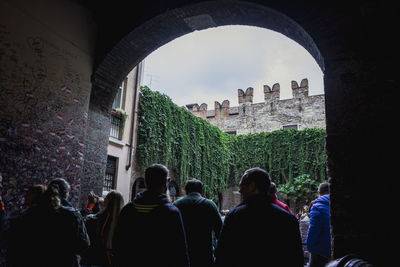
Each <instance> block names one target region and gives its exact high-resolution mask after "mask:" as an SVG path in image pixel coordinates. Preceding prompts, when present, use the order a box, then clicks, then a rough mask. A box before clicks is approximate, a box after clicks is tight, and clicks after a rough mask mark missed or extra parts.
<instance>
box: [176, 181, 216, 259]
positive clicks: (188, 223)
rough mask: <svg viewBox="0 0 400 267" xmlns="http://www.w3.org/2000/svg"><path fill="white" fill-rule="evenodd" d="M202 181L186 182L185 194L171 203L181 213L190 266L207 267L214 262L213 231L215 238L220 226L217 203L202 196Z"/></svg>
mask: <svg viewBox="0 0 400 267" xmlns="http://www.w3.org/2000/svg"><path fill="white" fill-rule="evenodd" d="M203 188H204V186H203V183H202V182H201V181H200V180H197V179H194V178H193V179H190V180H188V181H187V182H186V185H185V191H186V196H185V197H183V198H180V199H178V200H176V201H175V202H174V203H173V204H174V205H175V206H177V207H178V209H179V210H180V211H181V213H182V219H183V224H184V227H185V231H186V238H187V242H188V251H189V258H190V266H191V267H208V266H211V265H212V264H213V263H214V254H213V233H214V235H215V237H216V238H218V237H219V233H220V231H221V227H222V220H221V216H220V214H219V212H218V208H217V205H216V204H215V203H214V202H213V201H212V200H210V199H206V198H204V197H202V194H203Z"/></svg>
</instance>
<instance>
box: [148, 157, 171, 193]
mask: <svg viewBox="0 0 400 267" xmlns="http://www.w3.org/2000/svg"><path fill="white" fill-rule="evenodd" d="M168 176H169V171H168V169H167V167H165V166H164V165H162V164H153V165H151V166H150V167H148V168H147V169H146V171H145V174H144V182H145V184H146V187H147V190H149V191H155V192H159V193H165V192H166V190H167V181H168Z"/></svg>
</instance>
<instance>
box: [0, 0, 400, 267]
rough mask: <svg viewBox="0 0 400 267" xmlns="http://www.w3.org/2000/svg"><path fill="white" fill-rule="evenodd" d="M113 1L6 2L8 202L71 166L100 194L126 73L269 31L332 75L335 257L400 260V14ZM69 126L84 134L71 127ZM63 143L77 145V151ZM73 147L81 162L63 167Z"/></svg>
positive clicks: (339, 6)
mask: <svg viewBox="0 0 400 267" xmlns="http://www.w3.org/2000/svg"><path fill="white" fill-rule="evenodd" d="M102 2H103V1H90V0H83V1H67V0H65V1H61V0H60V1H41V2H40V3H36V2H33V1H26V0H25V1H24V0H19V1H1V2H0V5H1V8H0V12H1V16H0V21H1V24H0V33H1V34H0V40H1V41H2V43H1V48H0V50H1V52H2V53H0V54H1V55H2V57H1V58H0V59H1V63H2V64H1V65H0V66H1V67H3V66H5V67H6V68H2V69H1V71H0V86H1V90H0V97H1V99H0V100H1V101H0V102H1V107H2V109H1V110H0V111H1V112H0V118H1V124H0V132H1V135H0V146H1V149H2V150H1V152H2V163H4V164H2V165H1V166H0V167H1V171H2V176H1V177H0V180H2V184H3V183H9V184H10V185H11V186H12V187H13V188H6V189H5V190H4V189H2V192H6V193H7V194H8V195H7V198H8V199H7V200H9V201H10V202H11V203H13V204H15V207H18V205H19V204H20V200H19V199H18V197H19V193H21V192H22V191H23V185H24V184H25V183H26V182H27V181H28V179H32V180H34V181H35V180H36V177H37V180H38V181H42V182H45V181H47V179H51V178H53V177H57V176H58V175H59V172H58V169H60V170H71V167H73V171H74V172H73V173H72V172H68V174H69V175H70V177H71V179H70V180H71V181H72V182H73V183H74V184H73V188H74V192H75V193H74V199H76V201H78V194H79V191H80V192H81V195H82V196H84V195H85V190H87V189H88V188H98V190H101V182H102V177H103V175H104V168H105V163H106V153H105V152H106V143H107V140H108V130H107V129H108V127H109V109H110V106H111V99H112V98H113V95H114V94H115V93H116V88H117V85H118V84H119V82H120V81H121V80H122V78H123V77H124V76H125V75H126V74H127V72H128V71H129V70H131V69H132V67H133V66H135V65H136V64H137V63H138V62H139V61H140V60H141V59H143V58H144V57H145V56H146V55H148V54H149V53H151V52H152V51H153V50H155V49H156V48H157V47H160V46H161V45H163V44H165V43H166V42H168V41H170V40H173V39H174V38H176V37H178V36H180V35H183V34H186V33H189V32H191V31H193V30H195V29H205V28H208V27H211V26H214V24H215V25H217V26H218V25H228V24H242V25H253V26H258V27H266V28H269V29H272V30H275V31H278V32H281V33H283V34H284V35H286V36H288V37H290V38H292V39H293V40H295V41H297V42H298V43H299V44H301V45H303V46H304V47H305V48H306V49H307V50H308V51H309V52H310V54H312V55H313V56H314V57H315V58H316V60H317V62H318V63H319V64H320V66H321V68H322V69H323V71H324V74H325V96H326V116H327V153H328V161H329V162H328V165H329V174H330V175H331V177H332V180H331V182H332V191H331V199H332V202H331V203H332V204H331V211H332V212H331V214H332V218H331V222H332V226H333V228H332V234H333V241H334V256H335V257H339V256H343V255H345V254H347V253H358V254H359V255H360V256H361V257H364V258H365V259H368V260H371V261H372V262H373V263H382V261H384V263H383V264H380V265H382V266H390V265H392V264H393V263H394V262H396V260H397V259H396V256H395V255H396V253H395V252H394V247H392V245H391V243H392V242H393V241H397V240H395V238H394V236H396V234H397V233H398V226H397V225H396V223H395V222H396V221H395V220H394V219H393V212H394V210H395V208H393V205H392V203H395V204H396V203H397V201H398V200H397V197H396V196H397V188H396V187H395V186H394V185H392V183H393V180H394V179H395V178H393V177H396V176H397V168H396V167H397V161H396V158H395V157H393V156H392V154H393V152H397V151H396V150H395V149H394V147H395V145H397V139H398V137H397V134H396V131H390V129H389V130H388V128H390V127H388V126H391V125H394V124H395V123H396V121H397V106H398V105H397V101H398V98H397V97H396V95H395V93H394V92H395V91H396V92H397V87H398V84H399V81H398V80H399V77H398V74H397V69H398V68H397V65H398V61H397V57H396V56H397V55H398V52H396V51H397V50H398V49H397V48H395V46H396V45H397V42H396V41H395V39H394V37H393V36H394V34H393V32H394V31H393V29H392V28H391V26H392V25H396V24H395V23H396V21H397V14H396V12H397V9H396V8H393V7H392V6H391V5H390V4H386V3H382V2H379V1H356V2H351V1H347V2H345V3H339V2H338V1H332V2H330V1H329V2H324V3H320V2H314V3H308V2H307V3H306V2H304V1H289V0H283V1H261V0H260V1H259V0H254V1H252V0H249V1H246V2H242V1H230V0H227V1H194V0H184V1H167V2H165V1H157V0H149V1H145V2H142V3H140V6H136V7H133V8H132V7H129V6H126V1H114V2H113V3H112V5H111V4H109V3H108V2H107V1H104V3H102ZM55 3H56V4H55ZM55 14H57V15H58V16H57V15H55ZM59 17H61V18H62V19H59ZM66 22H68V23H66ZM77 29H79V32H77ZM31 37H33V38H31ZM37 37H40V38H44V39H43V41H44V42H37V40H40V38H39V39H37ZM95 40H97V41H96V42H95ZM42 45H44V46H43V47H42ZM382 45H384V47H383V46H382ZM382 47H383V48H382ZM43 48H45V49H43ZM46 49H47V50H46ZM4 51H5V53H3V52H4ZM22 63H24V64H22ZM38 63H39V64H38ZM41 63H43V64H44V65H43V64H41ZM93 65H94V67H92V66H93ZM43 66H45V67H46V68H43ZM45 70H50V71H51V72H47V73H45V74H46V75H44V71H45ZM89 77H91V81H92V85H93V87H92V90H91V91H90V78H89ZM26 78H29V79H26ZM77 78H79V79H77ZM27 82H28V83H27ZM29 82H31V83H29ZM32 82H33V83H32ZM65 83H68V86H70V87H67V86H65V85H66V84H65ZM26 85H29V86H28V87H27V86H26ZM33 89H35V90H37V91H36V92H33V91H32V90H33ZM67 89H68V90H67ZM39 93H40V98H39V97H38V94H39ZM74 94H76V95H74ZM89 97H90V101H89ZM37 99H39V101H38V102H37V103H39V104H40V105H36V103H35V102H34V101H36V100H37ZM20 104H21V105H20ZM4 107H5V108H4ZM49 109H50V110H51V111H52V112H51V113H45V112H47V111H49ZM15 111H17V113H16V112H15ZM60 111H62V112H60ZM87 115H88V116H87ZM30 118H32V120H31V121H29V120H30ZM70 118H73V119H74V121H70ZM27 122H28V123H27ZM69 124H72V125H74V127H73V129H72V130H73V132H70V131H66V130H65V129H67V128H70V127H69ZM54 125H55V126H57V127H56V130H57V131H56V132H54V130H53V128H54V127H53V126H54ZM52 127H53V128H52ZM72 134H73V135H72ZM57 136H58V137H61V138H65V140H70V141H68V142H69V143H68V144H67V146H65V145H64V146H63V144H60V142H59V138H58V137H57ZM14 138H15V139H14ZM67 138H68V139H67ZM72 138H74V139H72ZM10 140H11V141H12V142H11V143H9V145H4V143H6V142H9V141H10ZM14 140H15V141H18V142H14ZM47 141H48V142H49V145H47ZM21 142H26V144H20V143H21ZM34 145H38V146H37V147H35V146H34ZM82 147H83V148H84V149H82ZM57 149H58V151H59V152H60V153H58V152H57ZM68 149H70V154H69V155H67V157H71V159H72V157H73V158H74V160H75V161H76V163H75V165H68V164H64V160H65V159H66V158H67V157H65V156H63V155H64V154H63V153H66V152H67V150H68ZM39 150H40V152H35V151H39ZM47 152H48V153H47ZM28 154H29V155H30V154H32V155H34V156H35V158H33V157H30V158H29V157H25V156H26V155H28ZM81 154H84V160H83V161H84V165H83V166H82V165H81V164H80V163H79V162H80V161H81V159H80V157H81ZM54 155H58V156H59V158H60V161H57V159H55V158H53V157H52V156H54ZM41 156H46V159H44V158H43V157H41ZM24 161H25V162H24ZM29 161H30V163H29ZM54 161H56V162H54ZM83 161H82V162H83ZM66 163H68V162H66ZM30 167H32V168H30ZM33 178H34V179H33ZM6 180H7V181H6ZM7 186H8V185H7ZM8 189H10V190H8ZM381 194H383V195H384V196H382V195H381ZM81 198H82V199H85V197H81ZM382 198H383V199H384V200H382ZM382 202H383V203H382ZM387 203H390V204H387Z"/></svg>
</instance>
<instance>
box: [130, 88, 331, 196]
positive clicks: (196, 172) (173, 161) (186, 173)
mask: <svg viewBox="0 0 400 267" xmlns="http://www.w3.org/2000/svg"><path fill="white" fill-rule="evenodd" d="M141 92H142V94H141V97H140V100H139V127H138V145H137V152H136V157H137V163H138V167H137V168H138V171H141V172H143V171H144V169H145V168H146V167H147V166H149V165H150V164H152V163H161V164H164V165H166V166H167V167H168V168H169V169H170V171H171V173H172V175H173V176H174V177H175V179H176V181H177V182H178V183H179V184H180V185H183V184H184V183H185V181H186V180H187V179H189V178H191V177H195V178H197V179H200V180H201V181H202V182H203V183H204V187H205V193H206V194H207V195H208V196H209V197H216V195H217V193H218V192H221V191H223V190H224V189H225V188H226V187H228V186H230V185H234V184H237V183H238V180H239V178H240V177H241V175H242V174H243V172H244V171H245V170H246V169H248V168H251V167H261V168H263V169H266V170H267V171H268V172H269V173H270V175H271V178H272V180H273V181H274V182H275V183H276V184H277V185H280V184H285V183H290V182H293V181H294V177H297V176H299V175H302V174H309V175H310V176H311V177H313V179H314V180H316V181H322V180H325V177H326V153H325V149H324V145H325V135H326V132H325V130H324V129H306V130H301V131H298V130H293V129H291V130H279V131H274V132H263V133H256V134H247V135H239V136H235V135H229V134H227V133H224V132H222V131H221V130H220V129H219V128H218V127H216V126H214V125H211V124H209V123H208V122H207V121H205V120H203V119H201V118H198V117H196V116H194V115H193V114H192V113H191V112H190V111H188V110H186V109H185V108H182V107H178V106H177V105H176V104H174V103H173V102H172V101H171V99H170V98H169V97H168V96H167V95H164V94H161V93H159V92H153V91H151V90H150V89H149V88H148V87H142V88H141Z"/></svg>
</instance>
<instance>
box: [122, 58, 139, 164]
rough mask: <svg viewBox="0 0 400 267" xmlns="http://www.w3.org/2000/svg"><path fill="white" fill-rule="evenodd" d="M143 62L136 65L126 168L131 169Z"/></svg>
mask: <svg viewBox="0 0 400 267" xmlns="http://www.w3.org/2000/svg"><path fill="white" fill-rule="evenodd" d="M141 65H142V64H141V63H139V64H138V65H137V66H136V77H135V92H134V96H133V106H132V113H131V114H132V123H131V134H130V136H129V144H130V145H129V160H128V164H127V165H126V166H125V169H126V170H129V169H130V167H131V166H132V149H133V135H134V130H135V115H136V97H137V90H138V87H139V73H140V72H139V68H141Z"/></svg>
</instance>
